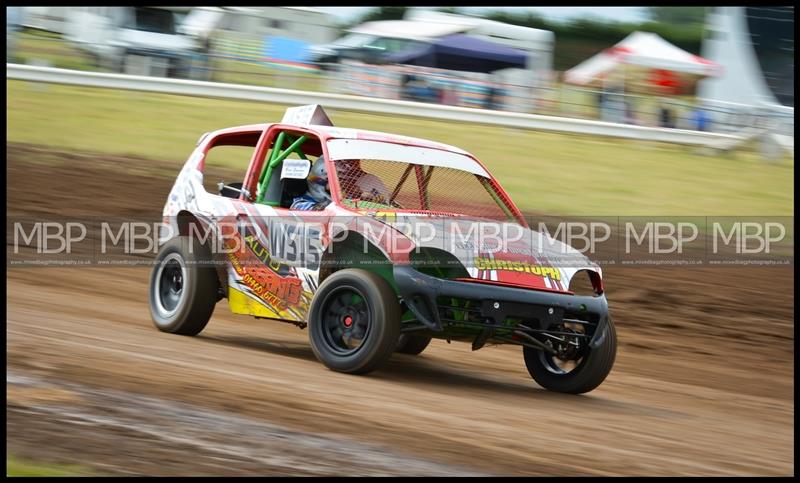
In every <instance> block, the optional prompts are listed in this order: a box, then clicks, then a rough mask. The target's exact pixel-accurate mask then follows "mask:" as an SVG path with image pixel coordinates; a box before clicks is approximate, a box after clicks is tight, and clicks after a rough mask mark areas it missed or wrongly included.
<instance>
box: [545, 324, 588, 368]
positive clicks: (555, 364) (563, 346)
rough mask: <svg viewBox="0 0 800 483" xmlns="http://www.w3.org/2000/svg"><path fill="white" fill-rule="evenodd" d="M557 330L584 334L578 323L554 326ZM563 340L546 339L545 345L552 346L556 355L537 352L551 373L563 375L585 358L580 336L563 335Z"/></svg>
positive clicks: (581, 362)
mask: <svg viewBox="0 0 800 483" xmlns="http://www.w3.org/2000/svg"><path fill="white" fill-rule="evenodd" d="M556 330H557V331H558V332H572V333H575V334H584V333H585V331H584V328H583V326H581V325H579V324H564V325H562V326H559V327H557V328H556ZM563 338H564V341H557V340H548V341H547V342H545V344H546V345H548V346H550V347H552V348H553V349H554V350H555V351H556V352H557V353H558V355H553V354H549V353H547V352H545V351H542V350H540V351H538V352H539V361H540V362H541V363H542V365H543V366H544V367H545V369H547V370H548V372H550V373H552V374H557V375H560V376H564V375H567V374H570V373H572V372H574V371H575V370H577V369H578V368H579V367H581V366H582V365H583V363H584V361H585V360H586V356H587V348H586V346H585V345H584V344H583V343H582V342H581V338H580V337H570V336H563Z"/></svg>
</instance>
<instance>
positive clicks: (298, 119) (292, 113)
mask: <svg viewBox="0 0 800 483" xmlns="http://www.w3.org/2000/svg"><path fill="white" fill-rule="evenodd" d="M281 124H301V125H309V124H314V125H317V126H333V123H332V122H331V119H330V118H329V117H328V115H327V114H325V110H323V109H322V106H320V105H319V104H308V105H306V106H298V107H290V108H288V109H286V112H285V113H283V119H281Z"/></svg>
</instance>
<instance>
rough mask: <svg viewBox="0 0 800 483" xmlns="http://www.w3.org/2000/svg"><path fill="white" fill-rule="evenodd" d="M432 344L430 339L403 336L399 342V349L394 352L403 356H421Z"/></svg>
mask: <svg viewBox="0 0 800 483" xmlns="http://www.w3.org/2000/svg"><path fill="white" fill-rule="evenodd" d="M430 343H431V338H430V337H424V336H421V335H410V334H401V335H400V340H399V341H397V348H396V349H395V350H394V351H395V352H399V353H401V354H411V355H414V356H415V355H418V354H421V353H422V351H424V350H425V348H426V347H428V344H430Z"/></svg>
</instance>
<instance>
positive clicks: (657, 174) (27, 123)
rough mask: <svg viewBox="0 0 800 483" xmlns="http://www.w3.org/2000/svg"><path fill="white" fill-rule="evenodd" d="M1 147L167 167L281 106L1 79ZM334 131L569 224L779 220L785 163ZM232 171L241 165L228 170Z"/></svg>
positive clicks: (470, 127)
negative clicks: (480, 177)
mask: <svg viewBox="0 0 800 483" xmlns="http://www.w3.org/2000/svg"><path fill="white" fill-rule="evenodd" d="M6 102H7V108H6V109H7V111H6V118H7V123H8V124H7V128H6V134H7V140H8V142H23V143H32V144H39V145H44V146H50V147H58V148H65V149H70V150H77V151H96V152H101V153H115V154H127V155H137V156H144V157H148V158H156V159H164V160H170V161H174V162H175V167H176V170H175V174H177V170H178V168H179V166H180V164H181V163H182V162H183V160H185V159H186V158H187V156H188V155H189V153H190V152H191V150H192V149H193V148H194V145H195V143H196V141H197V139H198V137H199V136H200V135H201V134H202V133H204V132H206V131H211V130H215V129H220V128H224V127H229V126H235V125H242V124H251V123H260V122H275V121H279V120H280V118H281V116H282V114H283V111H284V109H285V108H286V107H287V106H282V105H276V104H265V103H256V102H241V101H229V100H218V99H205V98H196V97H188V96H177V95H164V94H149V93H141V92H133V91H119V90H110V89H96V88H86V87H72V86H61V85H53V84H38V83H28V82H23V81H8V82H7V85H6ZM328 113H329V115H330V116H331V118H332V120H333V121H334V123H335V124H336V125H339V126H343V127H353V128H363V129H372V130H378V131H386V132H392V133H398V134H404V135H409V136H417V137H422V138H427V139H432V140H436V141H440V142H444V143H447V144H452V145H455V146H459V147H462V148H463V149H466V150H467V151H469V152H471V153H473V154H474V155H476V156H477V157H478V159H480V160H481V161H482V162H483V163H484V164H486V165H487V167H488V168H489V169H490V171H491V172H492V173H493V174H494V175H495V176H496V177H497V178H498V179H499V180H500V182H501V184H502V185H503V186H504V187H505V188H506V190H507V191H509V193H510V195H511V196H512V198H513V199H514V200H515V202H516V203H517V204H518V205H520V207H521V208H522V209H523V210H525V211H533V212H539V213H550V214H558V215H579V216H685V215H692V216H764V215H773V216H787V215H792V214H793V213H794V211H793V200H794V194H793V188H794V185H793V174H794V161H793V160H792V159H791V158H789V157H786V158H785V159H783V160H782V161H781V162H780V163H772V164H771V163H766V162H764V161H762V160H761V159H759V157H758V156H757V155H756V154H755V153H752V152H741V151H740V152H737V153H733V154H728V155H725V156H719V157H709V156H703V155H700V154H696V153H695V150H694V149H693V148H688V147H683V146H676V145H668V144H663V143H653V142H642V141H626V140H619V139H613V138H599V137H590V136H577V135H566V134H554V133H545V132H535V131H524V130H517V129H509V128H503V127H491V126H482V125H477V124H468V123H453V122H445V121H431V120H423V119H418V118H411V117H397V116H395V117H392V116H384V115H374V114H363V113H355V112H346V111H340V110H329V112H328ZM238 167H239V168H241V169H244V166H243V165H241V166H238Z"/></svg>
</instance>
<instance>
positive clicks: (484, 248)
mask: <svg viewBox="0 0 800 483" xmlns="http://www.w3.org/2000/svg"><path fill="white" fill-rule="evenodd" d="M224 146H244V147H246V148H247V150H248V152H250V148H252V151H251V157H250V159H249V167H248V169H247V171H246V172H245V173H244V176H243V178H242V181H241V182H237V183H231V184H224V183H219V185H218V191H216V192H209V191H207V190H206V188H204V183H203V181H204V180H203V177H204V169H205V160H206V158H207V157H208V156H209V153H210V152H214V150H215V149H218V148H220V147H224ZM312 162H313V163H315V164H319V165H322V166H324V168H325V169H324V171H326V172H327V177H328V178H327V182H328V184H327V185H326V188H327V190H328V191H327V192H328V193H329V198H330V202H329V203H328V204H327V205H324V206H322V205H320V206H317V207H316V209H313V210H297V209H292V208H291V207H292V204H293V200H295V199H297V198H298V197H302V196H303V195H304V193H306V192H307V191H308V189H309V186H310V185H309V183H310V180H311V178H312V176H311V175H310V174H309V172H310V170H311V166H312ZM162 230H163V232H162V234H161V242H162V244H161V247H160V250H159V252H158V254H157V256H156V259H155V262H154V266H153V271H152V275H151V279H150V291H149V292H150V294H149V298H150V312H151V315H152V319H153V322H154V324H155V326H156V327H157V328H158V329H159V330H161V331H163V332H168V333H173V334H181V335H196V334H198V333H200V332H201V331H202V330H203V329H204V328H205V326H206V324H207V323H208V321H209V319H210V318H211V316H212V313H213V311H214V308H215V306H216V304H217V302H219V301H221V300H222V299H227V303H228V306H229V307H230V310H231V311H232V312H234V313H237V314H247V315H251V316H254V317H255V318H259V319H272V320H276V321H282V322H289V323H293V324H295V325H297V326H299V327H300V328H306V327H307V328H308V334H309V339H310V344H311V348H312V350H313V352H314V354H315V356H316V357H317V358H318V359H319V360H320V361H321V362H322V363H323V364H324V365H325V366H327V367H328V368H330V369H332V370H334V371H339V372H345V373H352V374H365V373H368V372H371V371H373V370H375V369H378V368H379V367H381V366H382V365H383V364H384V363H385V362H386V361H387V360H388V359H389V358H390V357H391V356H392V354H393V353H396V352H397V353H403V354H412V355H417V354H420V353H422V352H423V351H424V350H425V348H426V347H427V346H428V344H429V343H430V341H431V339H432V338H436V339H444V340H446V341H447V342H448V343H449V342H451V341H466V342H469V343H471V344H472V349H473V350H477V349H480V348H481V347H484V346H486V345H497V344H514V345H517V346H521V347H522V352H523V356H524V362H525V365H526V367H527V369H528V372H529V373H530V375H531V376H532V378H533V379H534V380H535V381H536V382H537V383H538V384H539V385H540V386H542V387H543V388H545V389H548V390H552V391H557V392H563V393H573V394H579V393H585V392H588V391H591V390H593V389H594V388H596V387H597V386H599V385H600V384H601V383H602V382H603V381H604V380H605V379H606V377H607V375H608V374H609V372H610V371H611V368H612V366H613V363H614V359H615V355H616V343H617V342H616V331H615V329H614V324H613V323H612V321H611V318H610V317H609V312H608V304H607V300H606V297H605V294H604V288H603V279H602V271H601V268H600V267H599V266H598V265H597V264H595V263H593V262H591V261H590V260H589V259H588V258H586V257H585V256H584V255H583V254H581V253H580V252H578V251H577V250H575V249H573V248H572V247H570V246H568V245H566V244H564V243H562V242H560V241H558V240H556V239H555V238H553V237H551V236H550V235H549V234H548V233H546V232H543V231H542V230H539V231H537V230H534V229H531V228H530V226H529V224H528V221H527V220H526V218H525V217H524V216H523V214H522V213H521V211H520V210H519V208H518V207H517V206H516V205H515V204H514V203H513V202H512V201H511V199H510V198H509V196H508V195H507V194H506V192H505V191H504V190H503V188H502V187H501V186H500V184H499V183H498V182H497V180H496V179H495V178H493V177H492V175H491V174H490V173H489V171H488V170H487V169H486V166H484V165H483V164H482V163H481V162H480V161H478V159H477V158H475V156H473V155H471V154H469V153H468V152H466V151H464V150H462V149H459V148H457V147H454V146H449V145H446V144H442V143H438V142H433V141H428V140H423V139H418V138H412V137H407V136H400V135H394V134H387V133H381V132H375V131H368V130H360V129H348V128H340V127H336V126H334V125H333V123H332V122H331V121H330V118H329V117H328V115H327V114H326V113H325V111H324V110H323V109H322V107H320V106H318V105H308V106H298V107H293V108H289V109H287V111H286V113H285V114H284V117H283V119H282V120H281V122H278V123H265V124H254V125H246V126H239V127H232V128H227V129H221V130H218V131H214V132H211V133H206V134H203V135H202V136H201V137H200V139H199V140H198V142H197V146H196V148H195V149H194V151H193V152H192V154H191V155H190V156H189V158H188V160H187V161H186V163H185V164H184V166H183V169H182V170H181V172H180V174H179V175H178V177H177V180H176V181H175V184H174V186H173V187H172V190H171V191H170V193H169V195H168V198H167V202H166V204H165V206H164V210H163V224H162Z"/></svg>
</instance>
